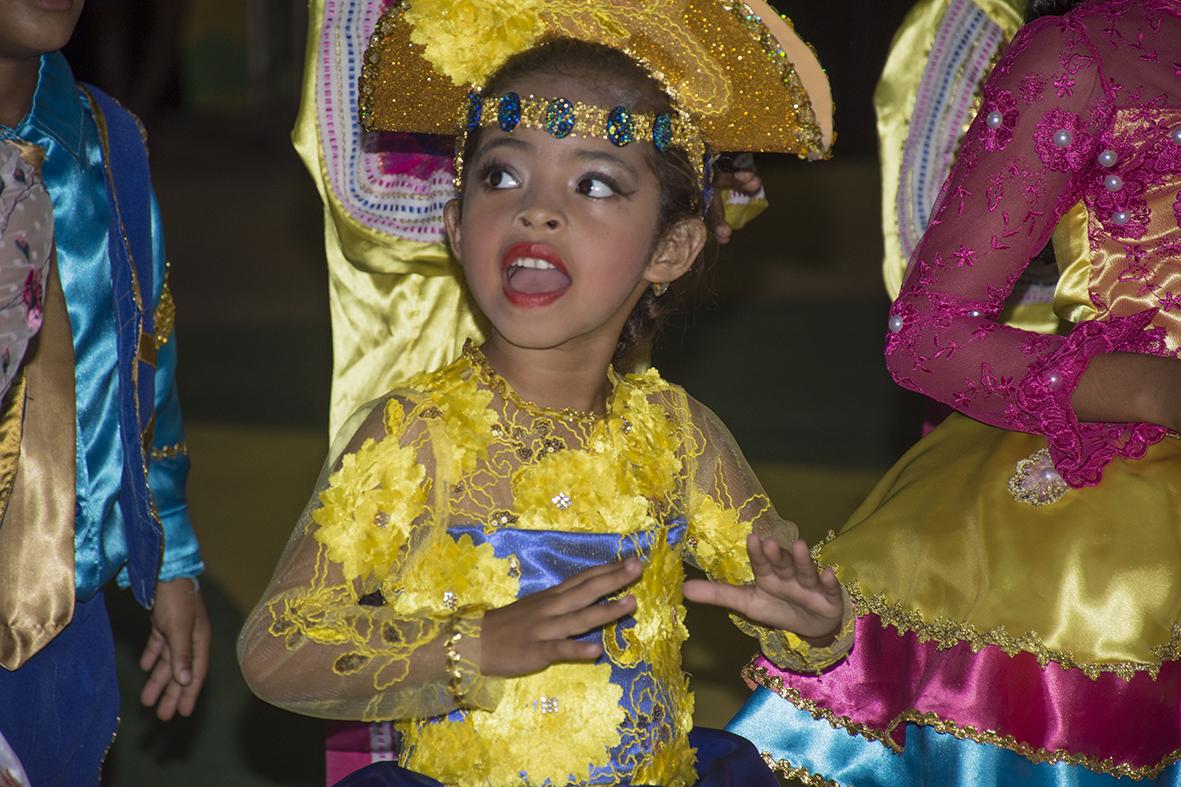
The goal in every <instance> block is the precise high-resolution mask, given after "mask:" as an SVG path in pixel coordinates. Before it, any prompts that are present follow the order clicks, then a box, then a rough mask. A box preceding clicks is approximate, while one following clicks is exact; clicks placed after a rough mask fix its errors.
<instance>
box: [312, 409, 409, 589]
mask: <svg viewBox="0 0 1181 787" xmlns="http://www.w3.org/2000/svg"><path fill="white" fill-rule="evenodd" d="M390 411H391V412H392V411H396V412H394V413H393V414H392V415H391V412H387V419H392V420H393V422H394V423H395V425H396V426H400V419H401V417H402V416H401V413H402V411H401V405H400V404H397V403H396V402H391V407H390ZM400 433H401V430H400V429H398V430H391V431H390V434H389V436H387V437H385V438H383V439H381V440H373V439H369V440H366V441H365V442H364V443H363V444H362V445H361V447H360V449H358V450H357V451H356V453H352V454H346V455H345V456H344V457H343V459H342V460H341V467H340V469H339V470H337V471H336V472H335V473H333V474H332V476H331V477H330V478H329V484H328V488H327V489H325V490H324V492H322V493H321V494H320V503H321V507H320V508H319V509H317V510H316V511H313V512H312V521H313V522H315V524H316V525H317V526H318V527H317V529H316V531H315V533H314V537H315V539H316V540H317V541H319V542H320V543H321V544H323V545H324V546H325V547H326V548H327V554H328V558H329V559H330V560H332V561H334V562H336V563H339V564H340V565H341V569H342V571H343V572H344V577H345V579H346V580H348V581H352V580H354V579H363V578H366V577H369V576H376V577H379V578H380V577H384V576H387V575H388V574H390V573H391V572H392V571H393V570H394V568H395V567H396V565H397V563H398V562H399V560H400V559H401V558H402V556H403V554H404V551H405V548H406V544H407V538H408V536H409V533H410V527H411V525H412V524H413V523H414V521H415V520H416V519H418V518H419V517H420V516H422V514H423V512H424V511H425V509H426V501H427V494H428V491H429V488H430V482H429V481H428V480H427V478H426V468H424V467H423V466H422V465H421V464H420V463H419V462H418V460H417V457H416V453H417V451H416V449H415V447H414V446H412V445H407V446H403V445H402V444H401V443H400V438H399V435H400Z"/></svg>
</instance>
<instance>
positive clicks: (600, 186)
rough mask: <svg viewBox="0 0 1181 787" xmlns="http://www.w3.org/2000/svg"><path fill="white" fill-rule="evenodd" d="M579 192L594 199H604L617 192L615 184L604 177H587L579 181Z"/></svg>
mask: <svg viewBox="0 0 1181 787" xmlns="http://www.w3.org/2000/svg"><path fill="white" fill-rule="evenodd" d="M578 193H579V194H582V195H584V196H587V197H592V198H594V199H604V198H606V197H613V196H615V194H617V193H618V192H617V190H616V188H615V186H614V185H613V184H612V183H611V182H609V181H607V180H604V179H603V178H591V177H586V178H583V179H582V180H580V181H578Z"/></svg>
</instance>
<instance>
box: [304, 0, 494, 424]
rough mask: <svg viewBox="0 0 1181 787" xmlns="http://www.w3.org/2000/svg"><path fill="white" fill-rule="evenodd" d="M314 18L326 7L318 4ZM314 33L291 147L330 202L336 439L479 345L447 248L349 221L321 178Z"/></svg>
mask: <svg viewBox="0 0 1181 787" xmlns="http://www.w3.org/2000/svg"><path fill="white" fill-rule="evenodd" d="M312 12H313V17H312V18H313V19H318V18H319V15H320V14H322V10H320V9H319V8H317V7H315V6H313V8H312ZM318 44H319V42H318V40H317V36H315V35H313V36H309V41H308V51H307V59H306V61H305V62H306V63H307V77H306V78H305V79H304V89H303V96H302V101H301V106H300V112H299V116H298V117H297V118H296V121H295V129H294V130H293V132H292V141H293V142H294V144H295V149H296V151H297V152H298V153H299V156H300V158H302V159H303V161H304V164H305V165H306V166H307V168H308V171H309V172H310V173H311V175H312V178H313V180H314V181H315V183H316V188H317V189H318V190H319V192H320V197H321V199H322V200H323V201H324V207H325V213H324V240H325V243H324V245H325V250H326V253H327V257H328V278H329V311H330V314H331V318H332V352H333V361H332V402H331V409H330V412H329V435H330V436H332V435H335V434H336V432H337V431H338V430H339V429H340V427H341V425H342V424H344V422H345V420H346V419H347V418H348V417H349V416H350V415H352V414H353V412H354V411H356V409H357V408H358V407H360V406H361V405H362V404H363V403H365V402H367V401H369V400H371V399H375V398H376V397H378V396H380V395H381V394H384V393H386V392H387V391H389V390H390V389H391V388H393V387H394V384H395V383H397V382H399V381H401V380H404V379H406V378H408V377H411V376H413V375H414V374H417V373H419V372H423V371H427V370H430V369H435V368H438V367H440V366H444V365H446V364H447V363H449V362H451V361H453V360H455V359H456V358H458V357H459V354H460V351H461V350H462V349H463V343H464V341H465V340H466V339H468V338H472V339H474V340H475V341H482V339H483V331H482V330H481V329H480V327H479V325H478V323H477V318H476V316H475V314H474V312H473V309H472V307H471V306H470V305H469V302H468V300H467V298H466V296H465V293H464V290H463V287H462V284H461V277H460V276H459V274H458V270H457V268H456V265H455V262H454V260H453V258H452V257H451V254H450V253H449V251H448V250H447V248H446V246H445V245H444V244H442V243H424V242H419V241H409V240H403V239H401V238H396V237H394V236H392V235H389V234H387V233H383V232H380V231H378V230H375V229H372V228H370V227H367V226H365V225H364V224H362V223H361V222H359V221H357V220H356V219H355V218H353V217H352V216H350V215H349V213H348V211H347V209H346V208H345V206H344V204H343V203H342V202H341V200H340V199H339V197H337V195H336V194H334V193H333V192H332V189H331V187H330V186H329V184H328V178H327V176H326V174H325V172H324V161H323V151H322V141H321V140H320V137H319V130H318V126H317V119H316V79H315V68H316V56H317V46H318Z"/></svg>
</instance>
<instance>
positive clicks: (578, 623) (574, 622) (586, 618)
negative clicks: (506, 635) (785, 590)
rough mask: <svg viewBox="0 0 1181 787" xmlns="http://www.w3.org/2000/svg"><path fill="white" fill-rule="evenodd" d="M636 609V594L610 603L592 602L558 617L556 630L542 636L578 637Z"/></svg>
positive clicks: (556, 637)
mask: <svg viewBox="0 0 1181 787" xmlns="http://www.w3.org/2000/svg"><path fill="white" fill-rule="evenodd" d="M635 609H636V599H635V597H634V596H624V597H623V598H621V599H617V600H615V601H612V602H610V603H608V604H591V605H590V606H588V607H585V608H583V609H580V610H577V611H575V612H571V613H569V614H566V615H563V616H562V617H560V618H558V619H557V620H556V621H555V623H556V626H555V630H554V631H553V632H552V633H547V634H543V635H542V636H544V637H547V638H548V637H552V638H553V639H563V638H565V637H576V636H578V635H579V634H585V633H586V632H588V631H592V630H594V629H597V628H601V627H603V626H605V625H607V624H608V623H611V622H613V621H616V620H619V619H620V618H622V617H624V616H626V615H630V614H631V613H632V612H634V611H635Z"/></svg>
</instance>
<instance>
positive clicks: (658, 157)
mask: <svg viewBox="0 0 1181 787" xmlns="http://www.w3.org/2000/svg"><path fill="white" fill-rule="evenodd" d="M535 74H556V75H559V76H566V77H570V78H572V79H578V80H582V81H583V82H585V83H586V84H590V85H594V86H595V87H598V88H602V89H605V90H607V91H608V92H609V93H610V94H611V101H612V102H615V103H618V104H623V105H625V106H627V107H628V108H630V109H631V110H632V111H633V112H640V113H656V112H668V111H670V110H671V108H672V101H671V100H670V99H669V97H668V95H667V94H666V93H665V92H664V89H663V88H662V87H661V85H660V83H659V82H657V81H656V80H655V79H653V78H652V76H650V75H649V74H648V72H647V71H646V70H645V69H644V68H643V67H642V66H640V65H639V64H638V63H636V62H635V61H634V60H632V59H631V58H630V57H628V56H627V55H626V54H624V53H623V52H620V51H619V50H617V49H612V48H611V47H609V46H603V45H602V44H593V43H590V42H587V41H579V40H577V39H572V38H554V39H550V40H549V41H545V42H543V43H542V44H540V45H538V46H536V47H533V48H532V49H529V50H526V51H524V52H521V53H519V54H517V55H515V56H513V57H511V58H509V59H508V61H507V62H505V64H504V65H503V66H501V67H500V69H499V70H497V72H496V73H495V74H494V75H493V76H492V78H491V79H489V80H488V83H487V84H486V85H485V86H484V89H483V93H484V95H485V96H496V95H499V94H500V93H502V92H503V91H504V90H505V89H507V88H508V87H509V86H510V85H511V84H512V83H513V82H515V81H518V80H520V79H523V78H524V77H526V76H532V75H535ZM479 139H480V130H479V129H477V130H476V131H474V132H472V133H471V134H468V137H467V140H466V142H465V143H464V148H463V160H464V161H465V162H468V161H471V160H472V156H473V155H474V154H475V151H476V150H477V149H478V146H479ZM644 150H645V153H646V155H647V159H648V163H649V164H650V165H651V166H652V170H653V172H655V174H656V179H657V181H658V182H659V183H660V217H659V226H658V227H657V232H656V241H657V242H659V241H660V239H661V238H662V237H663V236H664V234H665V233H666V232H667V231H668V230H669V229H670V228H671V227H673V226H675V225H676V224H677V223H679V222H681V221H683V220H685V219H692V218H700V217H701V213H702V211H701V203H702V199H703V195H702V184H701V182H700V181H699V180H698V177H697V169H696V168H695V167H694V166H693V165H692V164H691V163H690V161H689V157H688V156H687V155H686V154H685V152H684V151H682V150H679V149H676V148H669V149H668V150H665V151H664V152H658V151H657V150H656V148H655V146H653V145H651V144H645V145H644ZM465 169H466V165H465ZM468 182H469V181H468V179H466V178H465V179H464V184H465V186H464V187H465V188H466V184H467V183H468ZM461 197H462V194H461ZM707 229H708V225H707ZM700 263H701V260H700V258H699V259H698V260H696V261H694V264H693V268H692V269H691V270H690V272H689V273H688V274H686V275H685V276H683V277H682V278H681V279H680V280H678V281H677V282H675V283H674V284H673V286H672V287H671V288H670V289H669V291H668V292H667V293H666V294H664V295H663V296H661V297H659V298H657V297H656V295H655V294H654V293H653V292H652V290H651V289H649V290H647V291H645V292H644V294H643V296H642V297H641V298H640V300H639V301H638V302H637V303H636V306H635V308H634V309H633V310H632V313H631V314H630V315H629V316H628V318H627V322H626V323H625V324H624V326H623V330H622V331H621V332H620V334H619V342H618V343H617V344H616V346H615V354H614V357H613V358H612V359H611V362H612V364H613V365H614V366H615V367H616V368H617V369H626V368H627V367H628V366H629V365H630V364H632V363H634V362H635V361H636V360H637V357H636V356H637V355H639V354H640V353H641V352H642V351H643V350H644V348H645V347H647V346H648V345H649V344H650V343H651V341H652V340H653V339H654V338H655V336H656V334H657V333H658V332H659V330H660V327H661V325H662V323H663V322H664V321H665V319H666V318H668V317H669V316H671V315H672V314H674V313H676V312H677V311H680V310H681V309H683V308H686V307H687V306H688V305H690V304H691V302H692V300H693V296H694V295H695V293H696V289H697V287H696V286H695V282H696V280H697V279H698V278H700V276H701V271H702V268H703V267H704V266H703V265H701V264H700Z"/></svg>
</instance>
